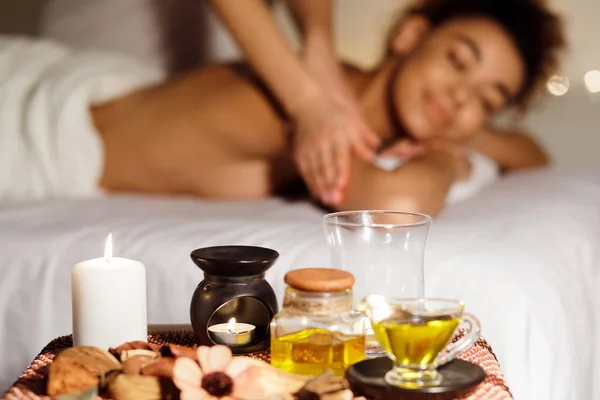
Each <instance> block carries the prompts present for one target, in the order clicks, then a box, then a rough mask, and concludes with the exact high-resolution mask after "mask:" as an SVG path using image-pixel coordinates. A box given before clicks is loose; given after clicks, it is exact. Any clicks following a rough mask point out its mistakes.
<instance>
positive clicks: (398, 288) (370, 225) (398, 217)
mask: <svg viewBox="0 0 600 400" xmlns="http://www.w3.org/2000/svg"><path fill="white" fill-rule="evenodd" d="M431 220H432V219H431V217H430V216H428V215H425V214H418V213H410V212H402V211H385V210H366V211H345V212H337V213H332V214H327V215H325V216H324V217H323V227H324V230H325V235H326V237H327V242H328V245H329V255H330V265H329V267H330V268H337V269H342V270H346V271H348V272H351V273H352V274H353V275H354V277H355V279H356V283H355V284H354V298H355V299H362V298H364V297H366V296H368V295H371V294H379V295H384V296H392V297H400V298H421V297H423V296H424V291H425V288H424V278H423V275H424V271H423V261H424V257H425V245H426V243H427V239H428V237H429V229H430V226H431ZM355 306H356V305H355ZM383 354H385V352H384V350H383V349H382V348H381V347H380V346H379V344H378V343H377V340H376V339H375V337H374V335H373V333H372V329H370V328H369V329H368V330H367V356H368V357H373V356H379V355H383Z"/></svg>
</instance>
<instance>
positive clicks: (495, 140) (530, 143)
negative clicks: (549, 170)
mask: <svg viewBox="0 0 600 400" xmlns="http://www.w3.org/2000/svg"><path fill="white" fill-rule="evenodd" d="M473 148H474V149H475V150H477V151H479V152H481V153H483V154H485V155H487V156H488V157H490V158H492V159H493V160H495V161H496V162H497V163H498V165H499V166H500V168H501V169H502V170H504V171H518V170H524V169H530V168H537V167H543V166H545V165H548V164H549V162H550V159H549V157H548V155H547V154H546V152H545V150H544V149H543V148H542V146H541V145H540V144H538V143H537V142H536V141H535V140H534V139H533V138H531V137H530V136H528V135H526V134H524V133H520V132H513V131H501V130H492V129H489V130H486V131H484V132H482V133H481V134H478V135H477V136H475V138H474V140H473Z"/></svg>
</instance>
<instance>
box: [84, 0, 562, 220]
mask: <svg viewBox="0 0 600 400" xmlns="http://www.w3.org/2000/svg"><path fill="white" fill-rule="evenodd" d="M562 43H563V40H562V33H561V27H560V23H559V21H558V19H557V18H556V17H555V16H554V15H553V14H552V13H550V12H549V11H548V10H546V9H545V7H544V5H542V3H541V2H538V1H534V0H502V1H499V0H495V1H494V0H453V1H450V0H445V1H434V0H432V1H424V2H423V1H422V2H420V3H419V5H418V6H416V7H414V8H413V9H411V11H410V12H409V13H408V14H407V15H406V16H405V18H403V19H402V20H401V21H400V23H399V24H398V26H397V27H396V28H395V29H394V30H393V32H392V34H391V35H390V54H389V57H388V58H387V59H386V60H385V61H384V62H383V63H382V65H381V66H380V68H378V69H377V70H376V71H374V72H371V73H362V72H359V71H355V70H352V69H350V68H348V69H347V71H346V79H347V80H348V83H349V84H350V87H351V88H352V89H353V90H354V91H355V92H356V94H357V96H358V98H359V99H360V101H361V105H362V107H363V109H364V114H365V117H366V119H367V122H368V123H369V125H370V126H371V127H372V128H373V129H375V131H376V132H378V134H379V135H380V136H381V138H382V141H383V143H385V144H386V146H387V151H390V148H391V147H395V153H398V152H400V153H403V154H404V155H405V158H406V159H407V161H406V162H405V163H404V164H403V165H401V166H400V167H399V168H397V169H395V170H393V171H384V170H381V169H379V168H377V167H376V166H374V165H373V164H371V163H367V162H364V161H362V160H360V159H358V158H356V157H354V158H353V159H352V160H351V171H350V176H349V177H348V185H347V187H346V190H345V193H344V194H343V197H342V199H341V201H339V202H337V203H336V204H330V205H332V206H333V207H334V208H335V209H339V210H345V209H365V208H368V209H402V210H410V211H418V212H424V213H428V214H437V213H438V212H439V211H440V210H441V209H442V207H443V205H444V202H445V198H446V196H447V194H448V191H449V189H450V188H451V186H452V185H453V183H455V182H457V181H459V180H461V179H465V178H466V177H468V176H469V169H470V167H469V163H468V161H467V152H466V149H467V148H468V147H472V148H474V149H475V150H478V151H480V152H482V153H483V154H486V155H488V156H489V157H491V158H492V159H494V160H495V161H496V162H497V163H498V164H499V166H500V167H501V168H503V169H505V170H515V169H522V168H528V167H534V166H538V165H543V164H545V163H546V158H545V155H544V153H543V151H542V150H541V149H540V148H539V147H538V146H537V145H536V144H535V143H534V142H533V141H531V140H530V139H527V138H526V137H524V136H521V135H517V134H515V135H510V134H506V133H495V132H493V131H491V130H486V129H485V127H486V125H487V124H488V122H489V120H490V118H491V117H493V116H494V115H496V114H497V113H498V112H499V111H501V110H503V109H505V108H506V107H509V106H513V105H514V106H523V105H525V104H527V102H528V100H529V99H530V97H531V95H532V93H533V92H534V91H535V89H536V88H537V84H538V83H540V82H541V81H543V80H544V79H545V78H546V77H547V76H548V74H549V73H551V72H552V70H553V69H554V67H555V64H556V52H557V50H558V49H559V48H560V47H561V46H562ZM92 113H93V118H94V123H95V124H96V126H97V128H98V130H99V132H100V133H101V135H102V138H103V141H104V146H105V166H104V171H103V175H102V179H101V186H102V187H103V188H105V189H107V190H109V191H140V192H154V193H167V194H177V193H182V194H194V195H198V196H201V197H204V198H211V199H252V198H259V197H264V196H270V195H273V194H278V193H280V192H282V191H284V190H285V189H286V188H288V187H289V186H290V185H293V184H295V183H297V182H298V181H299V180H300V175H299V172H298V170H297V169H296V167H295V163H294V162H293V159H292V154H291V151H290V147H291V142H292V140H293V139H294V127H293V126H290V124H288V122H287V121H288V120H287V118H286V115H285V112H284V111H283V110H282V108H281V107H280V106H279V105H278V104H277V103H276V102H275V101H274V100H273V97H272V96H271V95H270V94H269V93H268V91H267V90H265V88H264V86H263V85H262V84H261V82H259V81H258V80H257V79H256V78H255V77H254V76H253V75H252V74H251V73H250V72H249V70H248V69H247V68H245V67H244V66H232V65H215V66H207V67H204V68H201V69H199V70H197V71H194V72H191V73H189V74H186V75H184V76H181V77H179V78H177V79H174V80H171V81H169V82H167V83H164V84H161V85H158V86H155V87H151V88H148V89H145V90H141V91H137V92H135V93H133V94H131V95H128V96H125V97H123V98H120V99H117V100H115V101H111V102H108V103H105V104H101V105H98V106H96V107H95V108H94V109H93V110H92ZM385 152H386V149H385V148H384V149H383V154H385ZM316 161H320V162H325V160H316ZM316 164H318V163H316ZM330 178H331V177H328V176H327V174H325V176H323V178H322V179H330ZM309 189H310V190H314V188H311V187H309Z"/></svg>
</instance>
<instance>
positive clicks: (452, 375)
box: [346, 357, 486, 399]
mask: <svg viewBox="0 0 600 400" xmlns="http://www.w3.org/2000/svg"><path fill="white" fill-rule="evenodd" d="M392 367H393V363H392V360H390V359H389V358H388V357H378V358H372V359H370V360H364V361H361V362H359V363H356V364H354V365H352V366H351V367H350V368H348V370H347V371H346V379H347V380H348V382H349V383H350V386H351V387H352V390H353V391H354V392H355V393H356V394H357V395H362V396H365V397H367V398H373V399H397V398H398V396H399V395H401V394H408V393H413V394H416V393H423V394H425V393H446V392H455V391H459V390H464V389H467V388H470V387H473V386H475V385H477V384H479V383H481V382H482V381H483V380H484V379H485V377H486V374H485V372H484V371H483V369H481V367H479V366H478V365H475V364H471V363H469V362H466V361H462V360H452V361H450V362H449V363H448V364H446V365H444V366H443V367H440V368H438V371H439V372H440V373H441V374H442V383H440V385H438V386H432V387H425V388H420V389H404V388H399V387H396V386H391V385H389V384H388V383H387V382H386V381H385V380H384V376H385V374H386V373H387V372H388V371H390V370H391V369H392Z"/></svg>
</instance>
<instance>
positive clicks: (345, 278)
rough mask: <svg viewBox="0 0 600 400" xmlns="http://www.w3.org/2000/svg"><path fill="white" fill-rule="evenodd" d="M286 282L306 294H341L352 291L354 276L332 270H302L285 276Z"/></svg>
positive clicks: (346, 272)
mask: <svg viewBox="0 0 600 400" xmlns="http://www.w3.org/2000/svg"><path fill="white" fill-rule="evenodd" d="M284 281H285V283H286V284H287V285H288V286H290V287H292V288H294V289H296V290H302V291H304V292H339V291H342V290H348V289H352V285H354V275H352V274H351V273H350V272H348V271H342V270H339V269H332V268H302V269H297V270H294V271H290V272H288V273H287V274H285V277H284Z"/></svg>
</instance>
